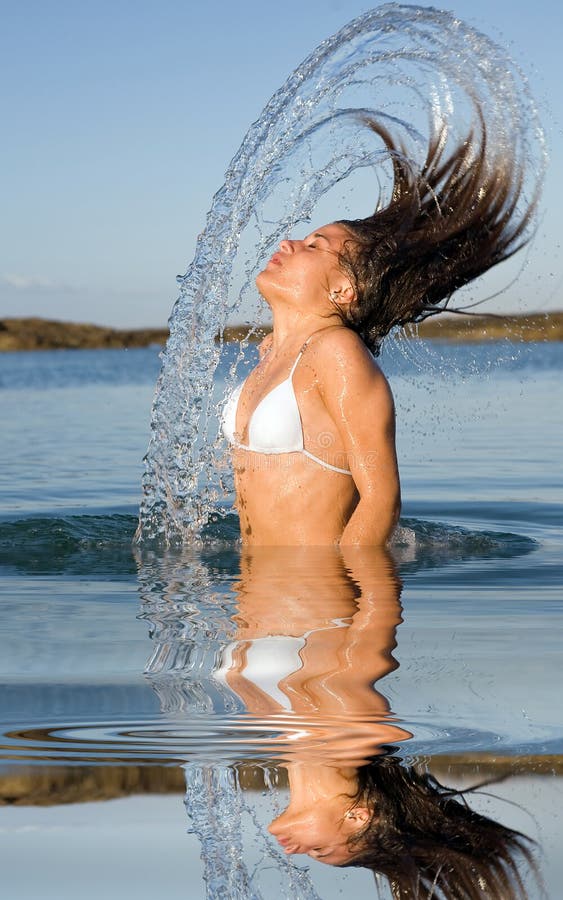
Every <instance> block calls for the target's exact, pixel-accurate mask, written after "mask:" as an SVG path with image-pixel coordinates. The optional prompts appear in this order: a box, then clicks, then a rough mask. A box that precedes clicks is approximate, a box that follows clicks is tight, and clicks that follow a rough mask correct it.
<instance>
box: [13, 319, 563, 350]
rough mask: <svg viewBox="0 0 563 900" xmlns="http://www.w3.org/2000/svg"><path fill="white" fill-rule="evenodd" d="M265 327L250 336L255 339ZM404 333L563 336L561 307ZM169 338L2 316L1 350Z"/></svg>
mask: <svg viewBox="0 0 563 900" xmlns="http://www.w3.org/2000/svg"><path fill="white" fill-rule="evenodd" d="M247 330H248V326H246V325H231V326H228V327H227V328H226V329H225V333H224V339H225V340H226V341H236V340H240V339H241V338H242V337H244V336H246V333H247ZM265 331H267V329H262V331H261V332H260V333H259V334H257V335H255V336H254V338H253V339H254V340H259V339H260V337H261V336H262V335H263V334H264V333H265ZM406 334H407V336H409V337H410V336H415V335H416V334H418V336H419V337H421V338H429V339H432V340H443V341H450V342H454V343H455V342H457V343H478V342H483V341H491V340H501V339H503V338H511V339H515V340H519V341H563V311H557V312H549V313H535V314H533V315H506V316H500V315H499V316H481V315H480V316H462V315H459V316H457V315H455V316H454V315H442V316H435V317H432V318H430V319H428V320H427V321H426V322H423V323H422V324H421V325H419V326H418V327H417V328H416V329H415V328H412V329H411V328H409V329H407V330H406ZM167 337H168V330H167V329H165V328H127V329H121V328H109V327H108V328H106V327H104V326H101V325H89V324H87V323H80V322H60V321H56V320H53V319H40V318H26V319H12V318H10V319H0V352H10V351H15V350H28V351H31V350H94V349H102V348H110V349H111V348H113V349H124V348H127V347H149V346H151V345H153V344H155V345H159V346H163V345H164V344H165V343H166V339H167Z"/></svg>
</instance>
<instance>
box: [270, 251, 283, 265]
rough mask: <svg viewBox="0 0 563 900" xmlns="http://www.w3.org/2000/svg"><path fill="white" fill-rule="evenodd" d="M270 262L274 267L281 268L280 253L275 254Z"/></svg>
mask: <svg viewBox="0 0 563 900" xmlns="http://www.w3.org/2000/svg"><path fill="white" fill-rule="evenodd" d="M269 262H271V263H273V264H274V266H281V264H282V261H281V256H280V254H279V253H274V255H273V256H272V257H271V258H270V260H269Z"/></svg>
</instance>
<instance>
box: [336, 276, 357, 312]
mask: <svg viewBox="0 0 563 900" xmlns="http://www.w3.org/2000/svg"><path fill="white" fill-rule="evenodd" d="M330 296H331V299H332V301H333V302H335V303H337V304H338V306H349V305H350V303H352V302H353V301H354V300H355V299H356V291H355V290H354V288H353V287H352V285H351V283H350V281H349V280H348V279H347V278H346V277H345V276H343V277H342V279H341V280H339V282H338V283H337V284H336V285H335V286H334V288H333V289H332V291H331V294H330Z"/></svg>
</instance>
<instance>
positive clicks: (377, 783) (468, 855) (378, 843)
mask: <svg viewBox="0 0 563 900" xmlns="http://www.w3.org/2000/svg"><path fill="white" fill-rule="evenodd" d="M358 778H359V789H358V793H357V796H356V798H355V804H356V805H360V804H361V805H362V806H366V807H367V808H368V809H370V810H373V815H372V818H371V821H370V822H369V823H368V825H367V826H366V827H365V828H364V829H363V830H362V831H360V832H359V833H357V834H355V835H354V836H353V837H352V838H351V839H350V850H351V851H352V852H353V853H354V854H355V855H354V858H353V860H352V861H351V862H350V863H347V864H346V865H350V866H363V867H366V868H369V869H371V870H372V871H373V872H374V873H380V874H381V875H383V876H385V877H386V878H387V879H388V881H389V884H390V886H391V891H392V895H393V898H394V900H406V898H408V900H431V898H432V900H434V898H436V900H438V898H440V900H484V898H487V900H525V898H526V896H527V894H526V889H525V886H524V880H523V878H522V874H521V872H520V868H521V867H525V868H526V869H527V870H528V871H529V872H531V874H532V875H533V877H534V880H535V883H536V884H538V883H539V876H538V872H537V866H536V864H535V862H534V857H533V848H534V846H535V845H534V843H533V841H531V840H530V839H529V838H527V837H526V836H525V835H523V834H521V833H520V832H518V831H514V830H513V829H511V828H508V827H507V826H505V825H501V824H499V823H498V822H495V821H493V820H492V819H489V818H487V817H486V816H483V815H481V814H480V813H477V812H475V811H473V810H472V809H471V808H470V806H469V804H468V802H467V794H468V793H470V792H469V791H456V790H454V789H452V788H447V787H445V786H444V785H442V784H440V782H439V781H438V780H437V779H436V778H434V777H433V776H432V775H430V774H429V773H427V772H422V771H419V770H417V768H416V767H413V766H404V765H402V763H401V760H400V759H399V758H397V757H393V756H388V757H383V758H381V757H378V758H376V759H375V760H374V761H373V762H371V763H370V764H369V765H367V766H364V767H362V768H361V769H359V771H358Z"/></svg>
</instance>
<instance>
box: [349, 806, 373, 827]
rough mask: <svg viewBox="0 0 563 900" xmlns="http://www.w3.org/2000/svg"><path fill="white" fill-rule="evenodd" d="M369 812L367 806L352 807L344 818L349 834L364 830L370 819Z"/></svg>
mask: <svg viewBox="0 0 563 900" xmlns="http://www.w3.org/2000/svg"><path fill="white" fill-rule="evenodd" d="M371 816H372V814H371V812H370V810H369V809H368V808H367V806H354V807H353V809H350V810H348V812H347V813H346V815H345V817H344V821H345V823H346V828H347V830H348V831H349V832H350V833H354V832H355V831H361V830H362V828H365V827H366V825H367V824H368V823H369V821H370V819H371Z"/></svg>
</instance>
